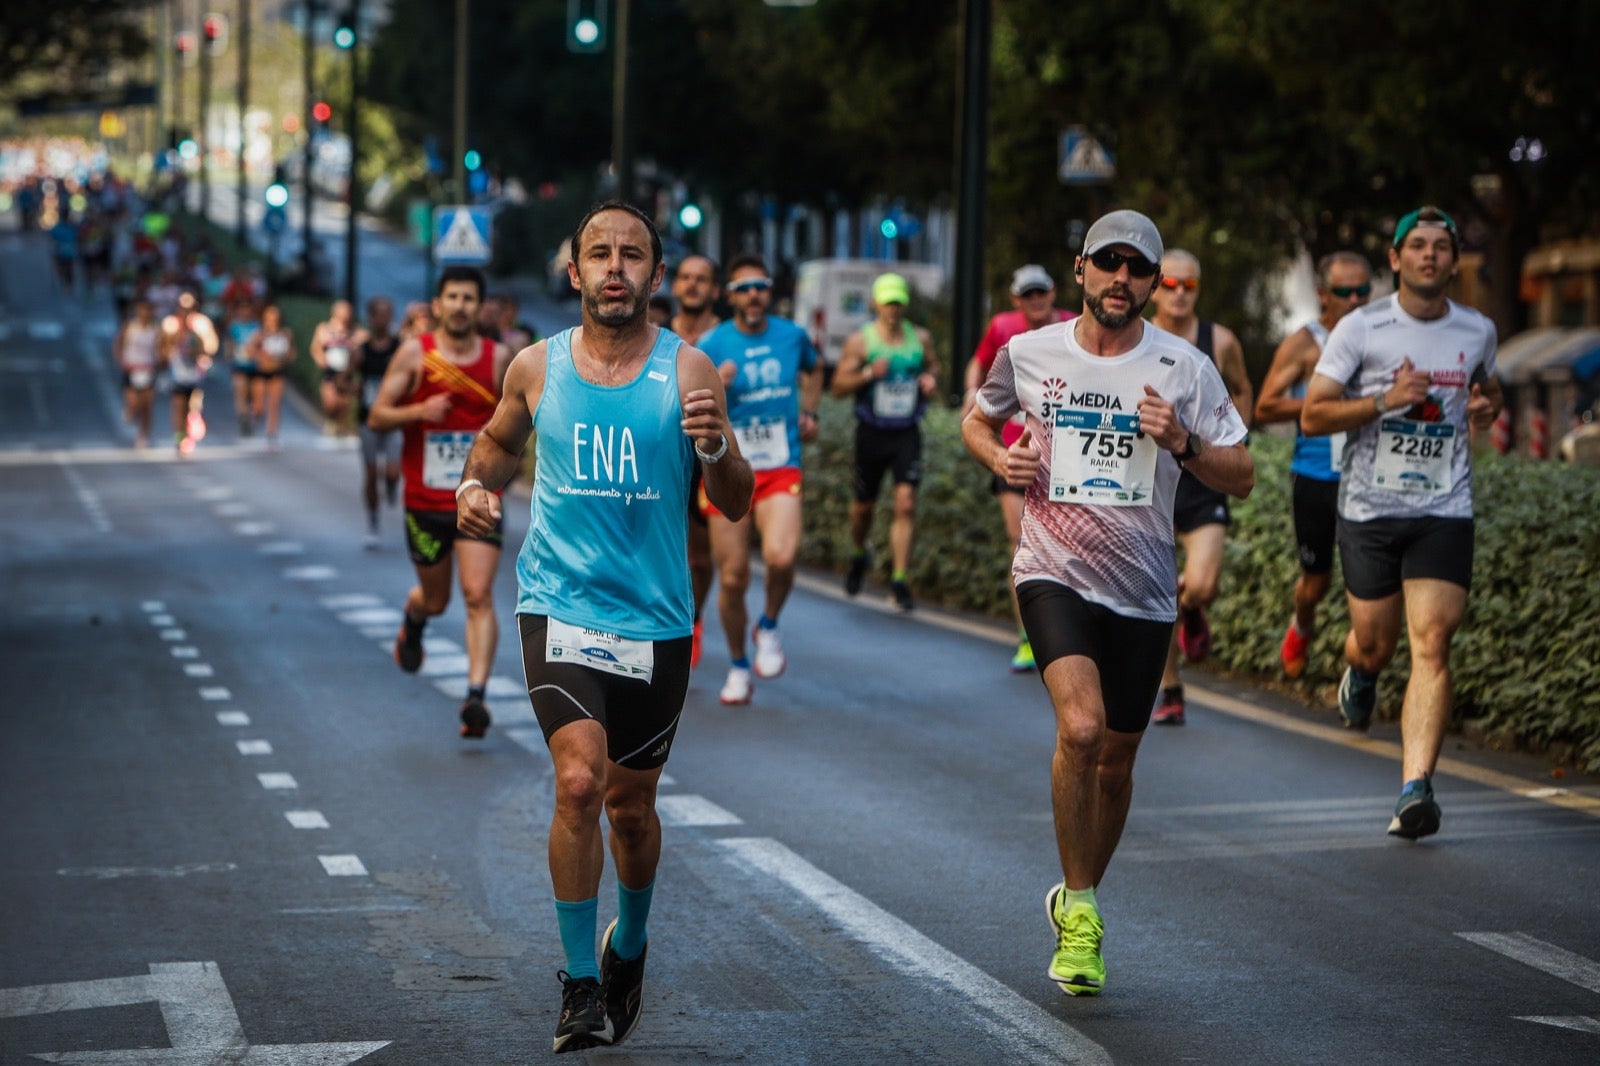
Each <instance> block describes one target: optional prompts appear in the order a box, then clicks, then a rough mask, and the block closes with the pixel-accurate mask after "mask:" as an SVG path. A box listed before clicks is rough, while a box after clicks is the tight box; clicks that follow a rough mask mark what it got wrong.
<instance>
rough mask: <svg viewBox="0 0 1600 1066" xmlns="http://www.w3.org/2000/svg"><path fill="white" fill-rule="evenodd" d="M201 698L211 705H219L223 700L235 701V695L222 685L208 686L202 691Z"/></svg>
mask: <svg viewBox="0 0 1600 1066" xmlns="http://www.w3.org/2000/svg"><path fill="white" fill-rule="evenodd" d="M200 698H201V699H203V700H206V701H207V702H210V703H219V702H221V701H222V700H231V699H233V693H232V692H229V691H228V690H227V689H225V688H223V687H222V686H221V685H208V686H207V687H205V688H203V689H201V690H200Z"/></svg>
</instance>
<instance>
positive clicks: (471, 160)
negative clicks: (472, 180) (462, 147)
mask: <svg viewBox="0 0 1600 1066" xmlns="http://www.w3.org/2000/svg"><path fill="white" fill-rule="evenodd" d="M461 161H462V162H463V163H465V164H466V166H467V169H468V170H477V169H478V168H479V167H481V166H483V156H481V155H479V154H478V152H477V150H476V149H471V150H469V151H468V152H467V154H466V155H464V156H462V157H461Z"/></svg>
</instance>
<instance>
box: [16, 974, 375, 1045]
mask: <svg viewBox="0 0 1600 1066" xmlns="http://www.w3.org/2000/svg"><path fill="white" fill-rule="evenodd" d="M136 1003H154V1004H156V1005H157V1006H158V1007H159V1008H160V1009H161V1017H162V1019H163V1020H164V1021H165V1022H166V1025H167V1037H168V1039H169V1040H171V1041H172V1046H171V1047H170V1048H138V1049H134V1048H128V1049H124V1050H114V1051H44V1052H36V1053H34V1054H33V1056H32V1057H33V1058H36V1059H40V1060H42V1061H44V1062H72V1063H99V1064H104V1066H136V1064H157V1063H159V1064H160V1066H222V1064H224V1063H228V1064H242V1066H344V1064H345V1063H351V1062H355V1061H356V1060H357V1059H360V1058H364V1057H365V1056H367V1055H370V1054H372V1053H373V1052H374V1051H377V1050H378V1049H379V1048H381V1047H387V1046H388V1044H389V1041H387V1040H378V1041H359V1042H349V1043H319V1044H263V1045H258V1046H256V1047H251V1046H250V1044H249V1043H248V1042H247V1041H246V1040H245V1037H244V1027H243V1026H241V1025H240V1024H239V1013H238V1011H237V1010H235V1009H234V1006H233V997H232V996H231V995H229V994H228V986H227V985H225V984H223V982H222V972H221V971H220V970H219V969H218V968H217V964H216V963H214V962H153V963H151V964H150V973H149V975H148V976H144V977H110V978H106V979H103V980H99V981H71V982H66V983H63V984H54V985H29V986H26V987H23V988H0V1018H25V1017H29V1016H31V1015H36V1014H56V1013H58V1012H61V1011H69V1010H89V1009H91V1008H96V1007H125V1006H131V1005H133V1004H136Z"/></svg>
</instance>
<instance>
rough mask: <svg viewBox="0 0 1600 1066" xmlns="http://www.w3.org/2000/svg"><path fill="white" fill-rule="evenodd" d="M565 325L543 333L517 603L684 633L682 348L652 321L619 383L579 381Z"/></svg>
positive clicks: (560, 614)
mask: <svg viewBox="0 0 1600 1066" xmlns="http://www.w3.org/2000/svg"><path fill="white" fill-rule="evenodd" d="M572 335H573V330H570V329H569V330H565V331H564V332H562V333H559V334H557V335H556V336H554V337H551V338H550V342H549V344H548V346H547V349H546V370H545V381H544V393H543V395H542V396H541V397H540V399H539V406H538V408H537V409H536V410H535V411H534V412H533V431H534V435H535V439H536V444H537V448H538V454H537V457H536V460H535V464H534V482H533V504H532V513H533V520H532V522H531V524H530V525H529V527H528V536H527V539H526V540H525V541H524V542H523V545H522V551H521V552H519V553H518V555H517V613H518V614H539V615H547V616H549V617H551V618H555V619H557V620H558V621H562V622H566V623H567V624H569V625H575V626H583V627H586V628H590V629H598V630H602V631H604V632H607V633H616V634H618V635H620V636H623V637H626V638H627V639H629V640H672V639H676V638H678V637H686V636H688V635H689V631H690V629H691V628H692V627H693V625H694V597H693V594H692V593H691V592H690V589H689V564H688V527H687V524H686V522H685V520H684V515H685V514H686V513H687V511H688V507H689V474H690V470H691V469H692V467H693V463H694V457H693V454H692V452H691V451H690V449H691V447H692V446H693V442H692V441H691V440H690V439H689V438H688V437H687V436H686V435H685V434H684V432H683V427H682V424H681V420H682V418H683V404H682V402H681V400H680V398H679V395H678V349H679V348H680V347H681V346H682V342H681V341H680V340H679V339H678V338H677V336H675V335H674V334H673V333H672V332H671V331H670V330H665V329H663V330H659V331H657V335H656V343H655V347H654V348H652V349H651V351H650V357H649V359H648V360H647V361H646V363H645V365H644V368H643V369H642V370H641V371H640V372H639V376H638V377H636V378H635V379H634V380H633V381H631V382H630V383H628V384H626V385H617V386H603V385H594V384H591V383H590V382H587V381H584V380H583V378H581V377H579V376H578V371H577V368H576V367H574V366H573V363H572Z"/></svg>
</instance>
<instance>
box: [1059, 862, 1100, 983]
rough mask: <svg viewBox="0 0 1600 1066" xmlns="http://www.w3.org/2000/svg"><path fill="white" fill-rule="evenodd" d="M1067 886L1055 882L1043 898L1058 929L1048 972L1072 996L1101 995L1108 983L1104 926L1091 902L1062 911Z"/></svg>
mask: <svg viewBox="0 0 1600 1066" xmlns="http://www.w3.org/2000/svg"><path fill="white" fill-rule="evenodd" d="M1066 887H1067V886H1066V885H1065V884H1059V885H1055V886H1053V887H1052V888H1051V889H1050V894H1049V895H1047V896H1045V898H1044V906H1045V910H1046V911H1048V912H1049V914H1050V924H1051V925H1052V926H1054V927H1055V930H1056V953H1055V957H1054V958H1052V959H1051V960H1050V969H1049V970H1048V971H1046V972H1047V973H1048V975H1049V977H1050V980H1052V981H1054V982H1055V983H1056V985H1057V986H1058V987H1060V989H1061V991H1063V992H1065V993H1066V994H1067V995H1069V996H1098V995H1099V994H1100V990H1101V989H1102V988H1104V987H1105V983H1106V964H1105V961H1104V960H1103V959H1102V958H1101V957H1100V940H1101V938H1102V937H1103V936H1104V935H1105V925H1104V923H1102V922H1101V921H1100V912H1099V911H1097V910H1095V908H1094V906H1093V905H1092V904H1089V903H1074V904H1072V905H1071V906H1069V907H1067V908H1066V909H1065V910H1062V908H1061V904H1062V902H1063V900H1064V899H1065V898H1066V896H1065V893H1066Z"/></svg>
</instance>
